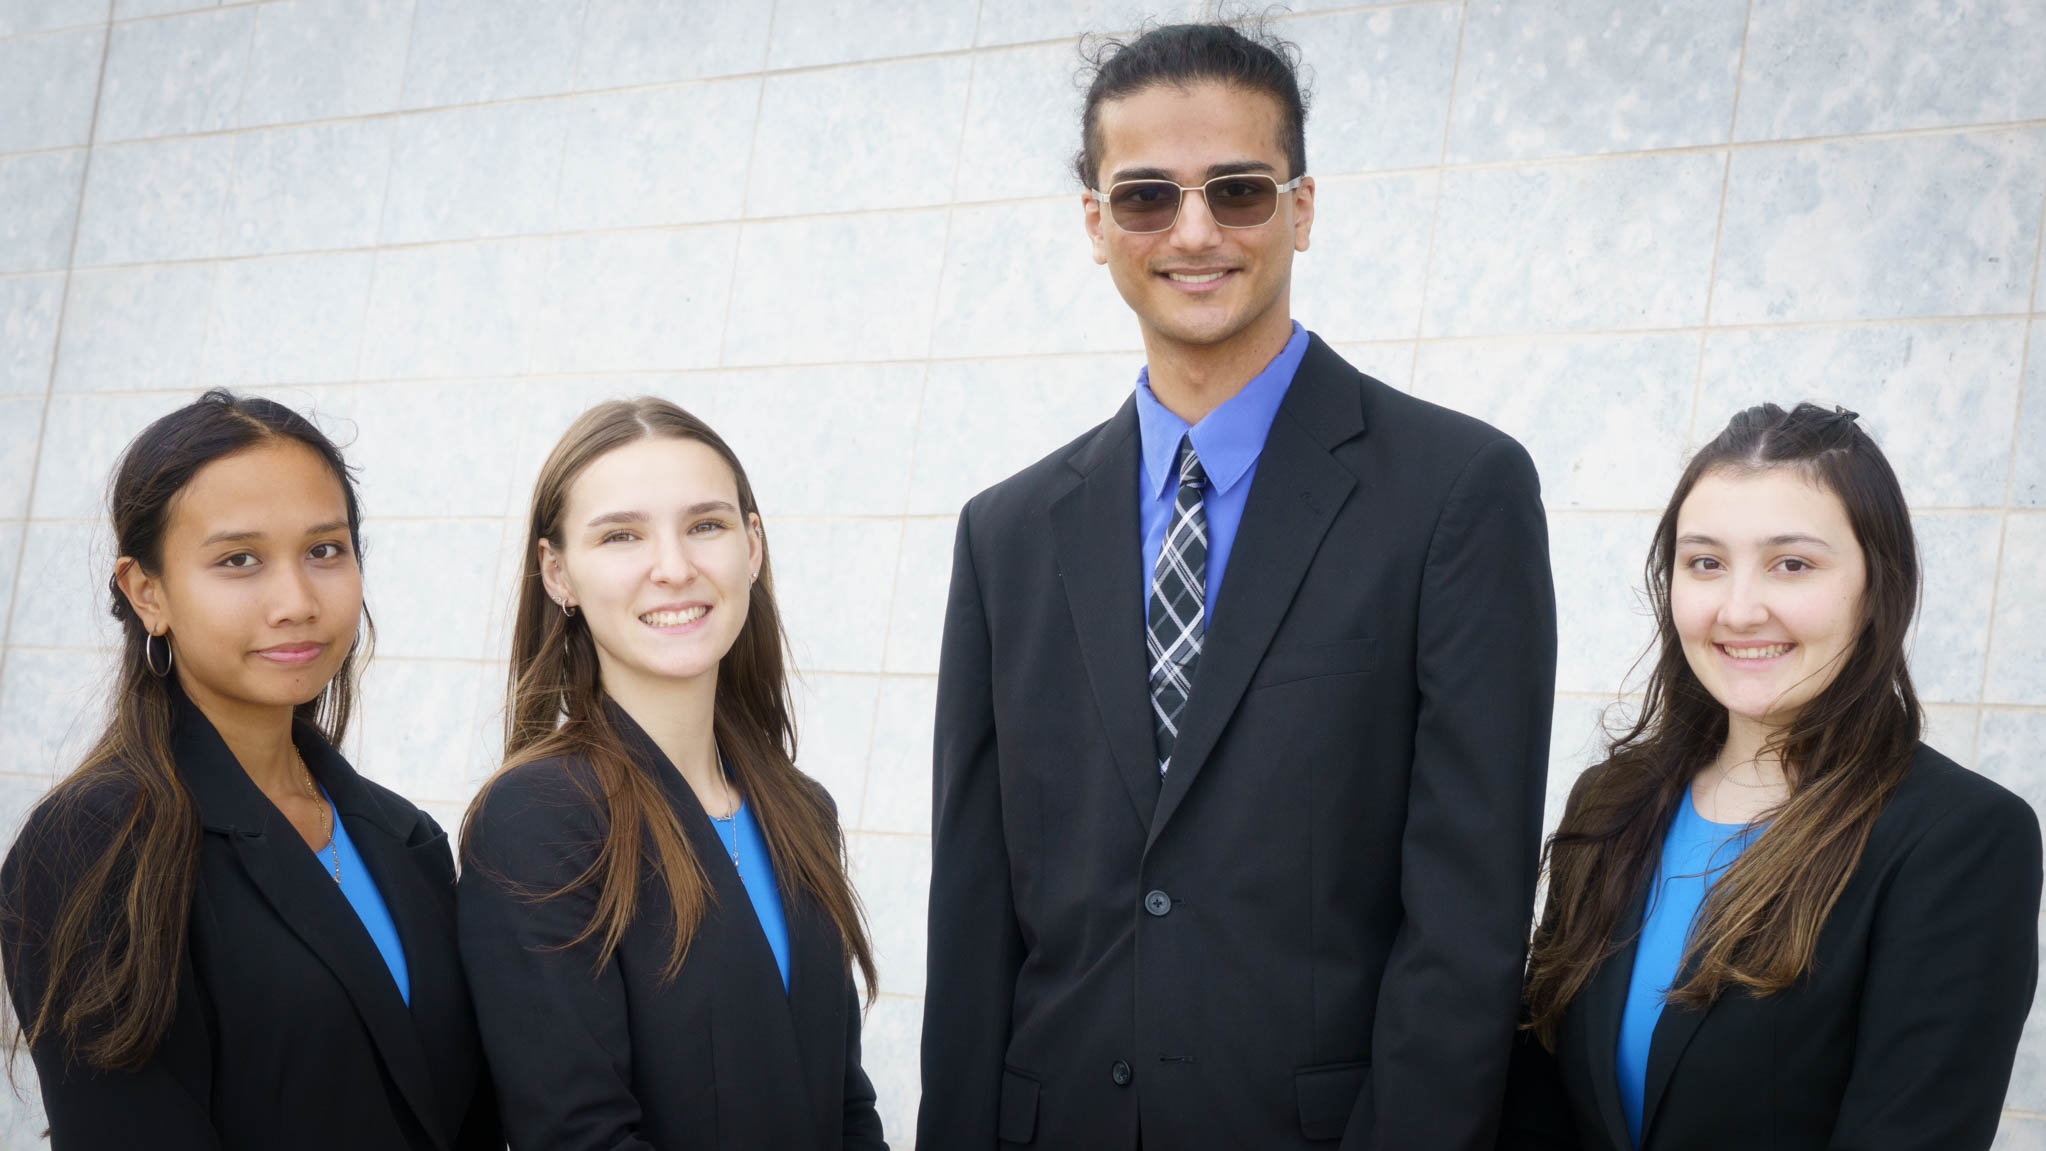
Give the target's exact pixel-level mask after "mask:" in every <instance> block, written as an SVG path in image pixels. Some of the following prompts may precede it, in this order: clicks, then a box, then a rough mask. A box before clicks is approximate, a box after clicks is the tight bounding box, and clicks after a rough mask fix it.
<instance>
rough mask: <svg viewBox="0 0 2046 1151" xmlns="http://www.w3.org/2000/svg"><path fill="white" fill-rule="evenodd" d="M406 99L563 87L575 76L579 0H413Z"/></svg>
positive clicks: (455, 100)
mask: <svg viewBox="0 0 2046 1151" xmlns="http://www.w3.org/2000/svg"><path fill="white" fill-rule="evenodd" d="M418 5H419V8H418V11H417V12H416V13H415V14H414V16H413V18H412V45H411V49H410V54H409V56H408V57H407V60H406V63H405V107H407V108H435V107H440V106H443V105H447V104H476V103H482V102H484V101H487V100H511V99H517V98H518V97H521V96H539V95H545V94H549V93H554V92H565V91H567V90H568V89H569V85H570V84H571V82H573V80H574V79H575V57H576V49H577V45H578V44H579V43H580V39H581V34H582V22H583V7H584V5H583V3H582V0H418Z"/></svg>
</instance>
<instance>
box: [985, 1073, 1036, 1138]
mask: <svg viewBox="0 0 2046 1151" xmlns="http://www.w3.org/2000/svg"><path fill="white" fill-rule="evenodd" d="M995 1137H996V1138H998V1139H1000V1140H1001V1141H1002V1142H1004V1143H1028V1142H1030V1141H1031V1140H1032V1139H1035V1138H1036V1137H1037V1080H1035V1079H1032V1078H1030V1077H1029V1076H1028V1075H1023V1074H1020V1073H1018V1072H1016V1071H1015V1070H1013V1069H1011V1068H1008V1067H1004V1068H1002V1110H1001V1115H1000V1116H999V1117H998V1119H997V1120H996V1124H995Z"/></svg>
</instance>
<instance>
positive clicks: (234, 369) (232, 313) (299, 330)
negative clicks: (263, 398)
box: [201, 252, 376, 387]
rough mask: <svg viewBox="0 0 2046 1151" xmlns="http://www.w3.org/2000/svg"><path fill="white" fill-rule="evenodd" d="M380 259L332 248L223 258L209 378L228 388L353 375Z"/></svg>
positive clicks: (207, 360)
mask: <svg viewBox="0 0 2046 1151" xmlns="http://www.w3.org/2000/svg"><path fill="white" fill-rule="evenodd" d="M375 263H376V257H375V256H374V255H373V254H372V253H369V252H333V253H325V254H321V255H310V256H275V257H270V258H268V259H261V260H235V261H230V262H227V263H223V264H221V265H220V268H219V272H218V275H217V276H216V278H215V280H214V283H213V307H212V317H211V319H210V320H209V321H208V324H207V332H206V351H205V355H204V357H203V358H202V360H201V363H202V365H203V367H202V369H201V375H202V378H204V379H205V380H206V382H207V383H209V384H225V385H227V386H229V387H254V386H259V385H263V384H291V383H314V382H322V381H329V380H346V379H349V378H350V377H352V376H353V375H354V374H355V361H356V354H357V353H358V352H359V351H360V350H361V347H362V318H363V313H364V312H365V311H366V310H367V309H368V306H369V285H370V277H371V275H372V273H373V271H374V269H375Z"/></svg>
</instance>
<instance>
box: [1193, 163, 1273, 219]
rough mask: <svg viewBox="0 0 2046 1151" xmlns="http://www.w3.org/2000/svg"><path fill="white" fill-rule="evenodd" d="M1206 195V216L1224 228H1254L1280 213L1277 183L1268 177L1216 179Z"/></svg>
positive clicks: (1210, 183)
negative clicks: (1212, 218) (1211, 217)
mask: <svg viewBox="0 0 2046 1151" xmlns="http://www.w3.org/2000/svg"><path fill="white" fill-rule="evenodd" d="M1205 194H1206V195H1207V198H1208V214H1209V215H1211V216H1213V217H1215V222H1216V223H1217V224H1220V225H1222V226H1223V227H1225V228H1255V227H1257V226H1258V225H1259V224H1266V223H1270V222H1271V219H1272V217H1273V216H1274V215H1276V214H1277V213H1278V210H1279V184H1278V181H1276V180H1274V179H1272V178H1271V177H1270V176H1255V175H1245V176H1217V177H1215V178H1214V179H1212V180H1210V181H1208V183H1207V185H1206V187H1205Z"/></svg>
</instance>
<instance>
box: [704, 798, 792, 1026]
mask: <svg viewBox="0 0 2046 1151" xmlns="http://www.w3.org/2000/svg"><path fill="white" fill-rule="evenodd" d="M710 824H711V828H712V830H714V831H716V832H717V833H718V842H719V843H722V844H724V845H725V847H726V848H727V849H728V850H732V851H734V852H735V853H736V854H737V855H738V857H739V861H738V862H739V882H741V883H743V884H745V885H746V895H747V897H748V898H750V899H751V900H752V901H753V915H754V918H756V919H758V920H760V930H761V931H762V932H763V933H765V934H766V936H767V946H768V947H769V948H771V949H773V951H774V965H775V966H776V967H779V968H781V989H782V991H783V992H784V993H786V992H787V991H788V989H789V921H788V919H787V917H786V916H784V915H783V914H782V909H781V888H779V887H777V886H775V882H774V861H773V860H772V859H770V858H769V857H768V854H767V836H765V835H763V834H761V831H760V823H759V821H757V820H755V819H754V818H753V809H752V808H751V807H749V806H747V804H746V801H745V800H743V799H741V800H740V801H739V810H737V811H735V812H733V813H732V818H730V819H712V820H711V821H710ZM735 844H736V848H735V847H734V845H735ZM726 858H727V859H729V858H731V856H730V855H727V856H726Z"/></svg>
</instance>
